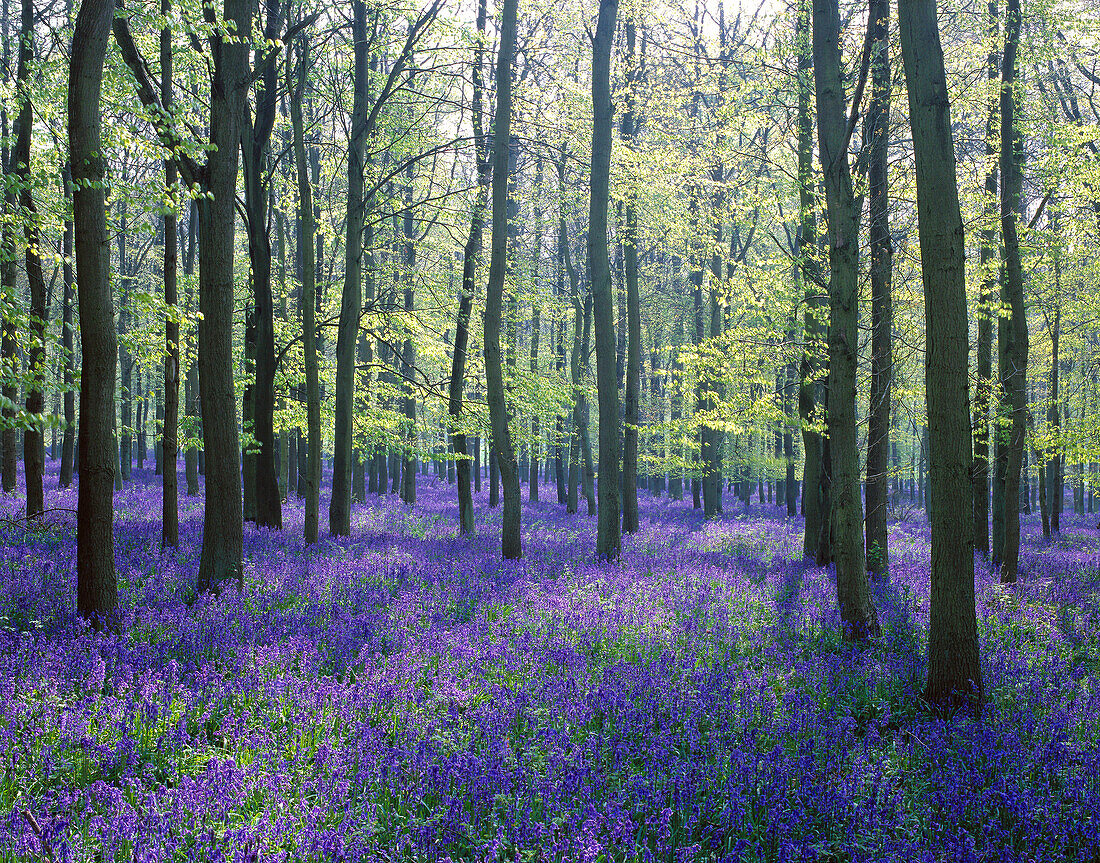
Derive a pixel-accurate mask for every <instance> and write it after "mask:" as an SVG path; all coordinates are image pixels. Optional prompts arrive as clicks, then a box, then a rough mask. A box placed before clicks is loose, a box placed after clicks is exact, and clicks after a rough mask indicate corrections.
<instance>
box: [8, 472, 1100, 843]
mask: <svg viewBox="0 0 1100 863" xmlns="http://www.w3.org/2000/svg"><path fill="white" fill-rule="evenodd" d="M53 467H56V466H55V465H54V466H53ZM55 476H56V471H54V472H53V473H52V474H51V480H50V481H48V485H49V486H52V485H55V483H56V480H55V479H53V478H52V477H55ZM420 480H421V482H420V487H419V488H418V491H417V494H418V503H417V506H416V507H415V508H413V509H406V508H405V507H403V506H402V505H401V504H400V503H399V502H397V501H396V500H395V499H393V498H391V497H386V498H383V499H372V500H371V502H370V503H369V504H367V505H365V506H364V505H357V506H355V507H354V511H353V518H352V536H351V537H350V538H349V539H346V540H338V541H334V540H331V539H329V538H327V537H323V538H322V541H321V543H320V544H319V546H317V547H315V548H314V549H313V550H310V551H307V550H306V549H305V547H304V546H303V543H302V541H301V536H302V516H303V510H302V505H301V502H299V501H291V502H290V504H289V505H287V506H286V508H285V509H284V521H285V530H284V531H283V532H281V533H280V532H271V531H266V530H257V529H254V528H252V527H246V530H245V588H244V591H243V593H240V594H238V592H237V591H236V590H229V591H227V592H226V593H225V595H223V596H222V597H221V598H217V599H211V598H208V597H200V598H199V599H198V600H197V601H194V596H193V589H192V585H193V584H194V581H195V575H196V570H197V566H198V551H199V546H200V542H201V531H202V505H201V500H202V498H201V497H198V498H186V497H181V526H180V540H181V548H180V550H179V551H178V552H175V551H170V552H167V553H161V552H160V550H159V538H160V523H159V514H160V489H159V478H154V477H153V476H152V475H151V471H137V472H135V479H134V482H133V483H132V484H131V485H129V486H128V487H127V488H126V489H125V490H123V491H122V492H120V493H119V494H118V495H117V496H116V530H115V537H116V555H117V560H118V573H119V593H120V601H121V604H122V608H123V626H122V629H121V634H119V635H96V634H93V633H91V632H90V631H89V630H88V629H87V628H86V627H84V626H83V625H82V624H81V623H80V622H79V620H78V619H77V618H76V616H75V613H74V593H75V587H74V583H73V582H74V575H73V573H74V557H75V535H74V531H75V519H74V516H72V515H71V514H70V513H67V512H64V511H57V512H53V513H50V514H49V516H48V523H47V526H46V527H45V528H43V529H35V530H33V531H28V529H27V527H26V525H25V524H22V523H18V522H4V523H0V757H2V767H0V861H3V863H9V861H39V860H48V861H57V863H60V861H81V863H83V861H93V860H95V861H130V860H141V861H169V860H175V861H185V860H186V861H190V860H202V861H257V860H261V861H269V860H288V861H297V860H306V861H309V860H332V861H336V860H345V861H359V860H423V861H436V860H447V859H448V858H449V859H450V860H452V861H458V860H477V861H495V860H520V861H536V860H538V861H557V860H563V861H564V860H568V861H587V863H596V861H648V860H660V861H665V860H668V861H696V860H698V861H703V860H715V861H717V860H728V861H787V860H789V861H871V860H875V861H879V860H882V861H885V860H913V861H941V860H942V861H976V860H989V861H1012V860H1020V861H1063V860H1081V861H1086V863H1098V861H1100V745H1098V744H1100V534H1098V533H1097V531H1095V530H1092V529H1091V527H1092V523H1093V521H1094V519H1095V517H1087V518H1088V521H1085V520H1084V519H1078V518H1074V517H1072V516H1070V517H1068V518H1067V521H1068V524H1066V525H1065V528H1064V530H1063V532H1062V535H1061V536H1060V537H1059V538H1057V539H1056V540H1054V541H1053V542H1049V543H1043V542H1042V541H1041V537H1039V536H1038V530H1037V527H1036V524H1035V523H1034V521H1033V520H1032V519H1031V518H1029V520H1028V521H1027V522H1026V523H1025V529H1024V534H1025V539H1024V548H1023V551H1022V554H1021V568H1020V569H1021V583H1020V584H1019V585H1018V586H1017V587H1015V588H1012V589H1005V588H1002V587H1000V586H999V585H997V584H996V583H995V580H994V579H993V578H992V577H991V576H990V574H989V572H988V569H987V568H985V567H979V575H978V584H977V587H978V615H979V626H980V633H981V649H982V660H983V673H984V675H985V681H986V686H987V691H988V694H989V703H988V705H987V707H986V710H985V712H984V715H983V717H982V718H981V720H980V721H973V720H971V719H967V718H964V717H962V716H958V717H955V718H954V719H952V720H949V721H946V722H944V721H940V720H936V719H933V718H931V717H929V716H927V715H926V714H925V712H924V711H923V710H922V709H921V706H920V702H919V691H920V686H921V682H922V677H923V673H924V641H925V635H926V631H927V613H928V590H929V588H928V572H929V548H928V529H927V526H926V524H925V523H924V521H923V519H922V517H921V515H920V514H919V513H913V514H911V515H910V517H909V518H908V519H907V520H905V521H901V522H897V523H894V524H892V525H891V528H890V544H891V547H890V554H891V577H890V580H889V582H888V583H885V584H879V585H876V586H875V588H874V590H875V599H876V602H877V605H878V609H879V614H880V617H881V619H882V621H883V624H884V626H883V628H884V635H883V637H882V639H881V640H880V641H878V642H876V643H874V644H873V645H871V646H870V647H867V648H862V649H860V648H853V647H851V646H849V645H847V644H844V643H842V642H841V641H840V639H839V637H838V631H839V625H838V613H837V610H836V599H835V588H834V584H833V579H832V576H831V573H830V571H829V570H827V569H818V568H814V567H808V566H807V565H806V564H805V563H803V562H802V561H801V559H800V557H801V555H800V547H801V529H802V528H801V521H800V520H799V519H792V520H787V519H785V518H783V517H782V516H781V515H780V514H779V511H778V509H777V508H775V507H771V506H767V505H759V504H754V505H753V506H752V507H750V508H749V509H748V510H746V509H745V508H744V507H743V506H741V505H740V504H739V503H737V502H735V501H728V502H727V514H726V515H725V516H724V517H723V518H722V519H720V520H716V521H712V522H709V523H708V522H704V521H703V520H702V519H701V518H700V517H699V516H698V515H697V514H696V513H694V512H693V511H692V509H691V506H690V502H689V503H687V504H684V503H672V502H669V501H667V500H664V499H661V500H657V499H653V498H651V497H649V496H648V495H646V494H643V496H642V510H641V530H640V531H639V532H638V533H637V534H636V535H635V536H633V537H626V538H625V539H624V545H623V556H622V560H621V562H620V563H618V564H616V565H612V566H608V565H600V564H597V563H596V561H595V558H594V554H593V549H594V544H595V536H594V533H595V523H594V519H590V518H587V517H586V516H583V515H573V516H571V515H567V514H566V513H565V510H564V507H561V506H558V505H557V504H556V503H538V504H527V503H526V502H525V503H524V507H523V520H524V550H525V554H526V556H525V557H524V559H523V560H521V561H516V562H502V561H501V560H500V557H499V547H500V545H499V543H500V539H499V537H500V528H499V523H500V522H499V510H497V511H496V512H491V511H489V510H488V509H487V505H486V500H485V496H484V494H482V495H479V496H477V497H476V498H475V502H476V506H477V518H478V531H477V535H476V536H475V537H473V538H471V539H463V538H459V537H458V536H457V533H456V528H455V526H456V520H457V518H456V505H455V503H454V492H453V489H452V488H451V487H449V486H447V485H446V484H445V483H442V482H440V481H438V480H435V479H428V478H424V477H421V478H420ZM526 494H527V490H526V488H524V496H525V497H526ZM540 494H541V496H542V497H543V499H544V500H553V498H554V490H553V488H552V487H545V488H543V489H541V491H540ZM75 500H76V497H75V492H73V491H65V492H59V491H57V490H53V491H49V492H47V504H46V505H47V507H54V508H57V509H58V510H64V509H66V508H74V507H75ZM22 502H23V499H22V496H21V494H20V493H17V494H15V495H11V496H7V497H4V498H0V510H3V512H0V515H6V516H8V517H11V516H13V515H17V514H18V510H19V508H20V507H21V506H22ZM326 508H327V499H326V497H324V496H323V497H322V514H323V512H324V511H325V509H326ZM323 520H324V519H323V518H322V521H323Z"/></svg>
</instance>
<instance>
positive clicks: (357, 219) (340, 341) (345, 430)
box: [328, 0, 368, 536]
mask: <svg viewBox="0 0 1100 863" xmlns="http://www.w3.org/2000/svg"><path fill="white" fill-rule="evenodd" d="M351 38H352V51H353V54H354V58H355V59H354V62H355V78H354V80H353V83H352V101H353V104H352V109H351V136H350V137H349V138H348V203H347V240H346V242H345V244H344V289H343V292H342V293H341V302H340V328H339V331H338V333H337V336H336V428H335V430H334V431H333V449H332V498H331V500H330V501H329V508H328V529H329V533H330V534H332V535H333V536H350V535H351V468H352V464H351V460H352V459H351V439H352V425H353V423H352V419H353V417H352V411H353V408H354V402H355V347H356V340H357V339H358V337H359V316H360V314H361V313H362V307H363V285H362V273H363V222H364V217H365V214H366V201H365V199H364V197H363V168H364V162H365V160H366V149H367V97H368V94H367V7H366V4H365V3H364V2H363V0H354V2H353V3H352V25H351Z"/></svg>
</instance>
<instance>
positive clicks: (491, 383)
mask: <svg viewBox="0 0 1100 863" xmlns="http://www.w3.org/2000/svg"><path fill="white" fill-rule="evenodd" d="M517 5H518V0H502V5H501V11H500V52H499V54H498V57H497V72H496V81H497V108H496V123H495V128H494V136H493V228H492V254H491V256H490V262H489V282H488V285H487V286H486V292H485V293H486V297H485V339H484V350H485V380H486V385H487V390H488V393H487V396H488V402H489V421H490V425H491V427H492V441H493V451H494V453H495V456H496V464H497V466H498V468H499V470H500V474H501V479H502V481H503V482H502V485H503V487H504V516H503V526H502V529H501V553H502V555H503V556H504V557H505V558H518V557H521V556H522V555H523V545H522V538H521V536H520V497H519V494H520V491H519V466H518V465H517V464H516V453H515V449H514V447H513V446H512V435H511V433H510V431H509V429H508V414H507V407H506V405H505V402H504V375H503V369H502V367H501V352H500V320H501V311H502V306H503V299H504V277H505V269H506V267H507V238H508V219H507V205H508V174H509V170H508V169H509V158H508V156H509V152H508V151H509V145H510V142H511V123H512V56H513V52H514V50H515V40H516V14H517V8H516V7H517Z"/></svg>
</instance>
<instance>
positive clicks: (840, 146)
mask: <svg viewBox="0 0 1100 863" xmlns="http://www.w3.org/2000/svg"><path fill="white" fill-rule="evenodd" d="M813 53H814V83H815V89H816V94H817V100H816V101H817V130H818V152H819V155H820V159H821V166H822V173H823V174H824V179H825V203H826V207H827V213H828V222H829V224H828V246H829V267H830V278H829V395H828V399H829V406H828V409H827V414H826V420H827V424H828V430H829V459H830V461H831V464H830V468H831V472H830V474H829V480H830V482H829V495H830V504H831V506H830V513H829V522H830V525H831V527H832V546H833V559H834V560H835V562H836V583H837V603H838V604H839V606H840V616H841V620H842V621H843V625H844V636H845V638H850V639H853V640H860V641H861V640H865V639H867V638H869V637H871V636H874V635H877V634H878V633H879V632H880V627H879V623H878V614H877V612H876V610H875V606H874V603H873V601H872V599H871V592H870V589H869V586H868V582H867V572H866V569H865V567H864V556H863V504H862V500H861V494H860V469H859V468H860V465H859V450H858V440H859V438H858V429H857V427H856V409H855V408H856V366H857V363H858V351H859V329H858V324H859V220H860V202H859V201H858V200H857V199H856V196H855V192H854V189H853V186H852V176H851V171H850V167H849V162H848V140H849V135H850V131H849V127H850V124H849V121H848V118H847V112H846V110H845V107H846V102H847V99H846V95H845V91H844V80H843V77H842V75H841V64H840V10H839V5H838V3H837V0H814V2H813ZM857 101H858V97H857Z"/></svg>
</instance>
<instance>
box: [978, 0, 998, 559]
mask: <svg viewBox="0 0 1100 863" xmlns="http://www.w3.org/2000/svg"><path fill="white" fill-rule="evenodd" d="M988 9H989V13H988V14H989V31H988V39H989V53H988V55H987V57H986V74H987V77H988V80H989V81H990V83H993V82H995V81H996V80H997V79H998V77H999V70H998V68H997V39H996V37H997V29H998V28H997V22H998V18H999V16H998V14H997V3H996V0H992V2H990V3H989V5H988ZM997 107H998V106H997V100H995V99H994V100H990V106H989V118H988V120H987V122H986V130H985V157H986V161H987V168H986V171H985V197H984V199H983V200H984V202H985V205H984V209H985V212H984V213H983V226H982V229H981V231H980V232H979V237H980V242H981V251H980V253H979V254H980V267H981V279H982V281H981V293H980V295H979V305H978V362H977V380H976V381H975V384H974V547H975V548H976V549H977V551H978V553H979V554H981V556H982V557H983V558H988V557H989V402H990V395H991V392H992V379H993V318H994V315H995V311H994V291H995V289H996V284H997V271H996V267H995V265H994V259H995V258H996V256H997V233H996V230H995V229H994V227H993V212H992V211H993V209H994V208H995V207H996V199H997V160H996V158H995V157H996V155H997V153H996V135H997V131H998V129H997Z"/></svg>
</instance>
